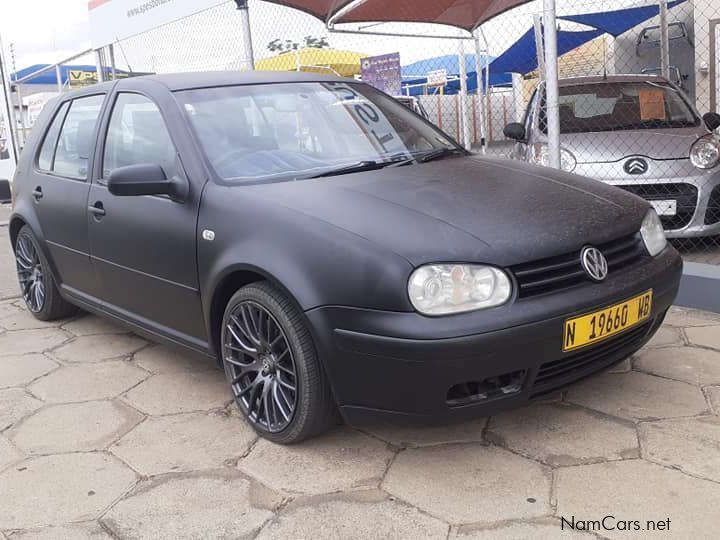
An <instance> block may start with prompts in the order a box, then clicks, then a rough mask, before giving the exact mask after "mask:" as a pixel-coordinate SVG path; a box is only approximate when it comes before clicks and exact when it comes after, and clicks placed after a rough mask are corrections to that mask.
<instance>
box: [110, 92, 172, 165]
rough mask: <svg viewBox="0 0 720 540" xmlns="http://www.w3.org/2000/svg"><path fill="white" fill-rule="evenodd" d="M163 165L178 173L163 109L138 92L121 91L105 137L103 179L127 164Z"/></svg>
mask: <svg viewBox="0 0 720 540" xmlns="http://www.w3.org/2000/svg"><path fill="white" fill-rule="evenodd" d="M139 164H153V165H160V166H161V167H162V168H163V170H164V171H165V175H166V176H167V177H168V178H170V177H171V176H173V175H174V174H175V147H174V146H173V143H172V140H171V139H170V133H169V132H168V130H167V126H166V125H165V121H164V120H163V117H162V115H161V114H160V109H158V107H157V105H155V103H154V102H152V101H151V100H150V99H148V98H146V97H145V96H141V95H139V94H130V93H126V92H124V93H120V94H118V98H117V100H116V101H115V106H114V107H113V111H112V116H111V117H110V124H109V125H108V131H107V136H106V139H105V155H104V156H103V178H107V177H108V176H110V173H111V172H112V171H113V170H115V169H117V168H119V167H126V166H128V165H139Z"/></svg>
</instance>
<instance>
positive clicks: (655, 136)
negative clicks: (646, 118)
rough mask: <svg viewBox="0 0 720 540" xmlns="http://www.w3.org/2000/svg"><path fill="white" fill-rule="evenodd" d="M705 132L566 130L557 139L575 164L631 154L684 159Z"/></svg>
mask: <svg viewBox="0 0 720 540" xmlns="http://www.w3.org/2000/svg"><path fill="white" fill-rule="evenodd" d="M706 134H707V131H706V130H704V129H703V128H676V129H665V130H647V129H645V130H637V131H601V132H598V133H567V134H563V136H562V139H561V141H562V146H563V148H565V149H567V150H570V151H571V152H572V153H573V154H574V155H575V158H576V159H577V161H578V163H614V162H616V161H620V160H622V159H625V158H628V157H631V156H646V157H648V158H650V159H659V160H661V159H687V158H688V156H689V155H690V147H691V146H692V144H693V143H694V142H695V141H696V140H697V139H698V138H699V137H702V136H703V135H706Z"/></svg>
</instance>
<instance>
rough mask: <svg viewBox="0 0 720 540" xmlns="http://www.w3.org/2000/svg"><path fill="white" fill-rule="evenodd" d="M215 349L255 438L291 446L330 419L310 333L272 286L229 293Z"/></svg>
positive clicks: (332, 410) (332, 412) (331, 413)
mask: <svg viewBox="0 0 720 540" xmlns="http://www.w3.org/2000/svg"><path fill="white" fill-rule="evenodd" d="M221 347H222V351H221V353H222V361H223V365H224V368H225V375H226V377H227V379H228V382H229V383H230V387H231V389H232V392H233V395H234V396H235V401H236V403H237V406H238V407H239V408H240V410H241V411H242V413H243V414H244V416H245V418H246V419H247V420H248V422H250V424H251V425H252V427H253V428H254V429H255V430H256V431H257V432H258V433H259V434H260V435H261V436H263V437H265V438H266V439H269V440H271V441H273V442H276V443H280V444H292V443H296V442H299V441H302V440H303V439H307V438H308V437H312V436H314V435H317V434H320V433H322V432H323V431H325V430H327V429H328V428H329V427H330V426H331V425H332V424H333V423H334V422H335V420H336V417H337V413H336V408H335V404H334V402H333V399H332V394H331V391H330V388H329V385H328V382H327V379H326V377H325V374H324V372H323V369H322V366H321V364H320V361H319V359H318V356H317V353H316V351H315V347H314V345H313V341H312V338H311V336H310V332H309V331H308V329H307V327H306V324H305V322H304V320H303V317H302V315H301V313H300V312H299V310H298V309H297V308H296V307H295V306H294V305H293V303H292V302H291V301H290V300H289V299H288V298H287V297H286V296H285V295H284V294H283V293H282V292H281V291H279V290H278V289H277V288H275V287H273V286H272V285H270V284H268V283H254V284H251V285H248V286H246V287H243V288H242V289H240V290H239V291H237V293H235V295H234V296H233V297H232V298H231V299H230V301H229V302H228V304H227V307H226V309H225V314H224V316H223V323H222V335H221Z"/></svg>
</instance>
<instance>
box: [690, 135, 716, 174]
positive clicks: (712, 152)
mask: <svg viewBox="0 0 720 540" xmlns="http://www.w3.org/2000/svg"><path fill="white" fill-rule="evenodd" d="M690 162H691V163H692V164H693V165H695V166H696V167H697V168H698V169H712V168H713V167H715V166H716V165H717V164H718V162H720V142H718V140H717V139H716V138H715V137H714V136H713V135H706V136H705V137H703V138H701V139H698V140H697V141H695V143H694V144H693V145H692V147H691V148H690Z"/></svg>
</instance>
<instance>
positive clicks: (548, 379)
mask: <svg viewBox="0 0 720 540" xmlns="http://www.w3.org/2000/svg"><path fill="white" fill-rule="evenodd" d="M651 325H652V323H645V324H644V325H642V326H639V327H637V328H634V329H632V330H629V331H627V332H625V333H623V334H620V335H619V336H617V337H615V338H613V339H611V340H609V341H607V342H606V343H604V344H600V345H597V346H595V347H591V348H589V349H588V350H587V351H583V352H578V353H575V354H573V355H570V356H567V357H565V358H562V359H560V360H553V361H551V362H545V363H544V364H543V365H542V366H540V370H539V371H538V374H537V376H536V377H535V381H534V383H533V389H536V390H537V391H538V392H539V393H544V392H546V391H547V390H548V389H549V388H552V387H553V386H556V385H557V383H559V384H560V385H562V384H563V382H562V381H564V380H566V379H567V378H568V377H571V376H572V375H573V374H580V373H581V372H584V371H586V370H587V369H589V368H591V367H592V366H593V365H594V364H595V365H597V368H598V369H600V368H601V367H603V364H604V361H607V360H615V359H614V358H613V357H612V355H613V354H614V353H618V352H620V351H621V350H622V349H624V348H626V347H628V346H629V345H632V343H634V342H637V341H640V340H642V339H643V338H644V337H645V336H646V335H647V333H648V331H649V330H650V326H651Z"/></svg>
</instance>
